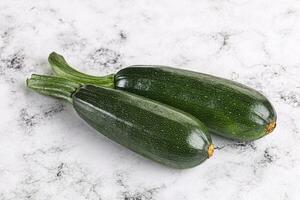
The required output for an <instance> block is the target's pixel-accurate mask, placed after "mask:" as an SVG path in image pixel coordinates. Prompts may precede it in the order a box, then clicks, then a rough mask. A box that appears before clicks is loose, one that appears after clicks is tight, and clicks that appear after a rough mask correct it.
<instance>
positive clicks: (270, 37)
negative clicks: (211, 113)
mask: <svg viewBox="0 0 300 200" xmlns="http://www.w3.org/2000/svg"><path fill="white" fill-rule="evenodd" d="M52 51H56V52H58V53H60V54H63V55H64V56H65V57H66V59H67V60H68V61H69V62H70V63H72V64H73V65H74V66H77V68H78V69H81V70H83V71H85V72H89V73H94V74H99V75H105V74H108V73H114V72H116V71H117V70H118V69H120V68H122V67H126V66H128V65H132V64H163V65H170V66H177V67H181V68H186V69H190V70H195V71H199V72H205V73H210V74H214V75H217V76H221V77H225V78H229V79H232V80H236V81H239V82H241V83H244V84H246V85H248V86H251V87H253V88H256V89H257V90H259V91H261V92H262V93H263V94H265V95H266V96H267V97H268V98H269V99H270V100H271V102H272V103H273V105H274V106H275V108H276V110H277V114H278V127H277V128H276V130H275V131H274V132H273V133H272V134H271V135H269V136H267V137H265V138H263V139H260V140H258V141H255V142H252V143H247V144H243V143H237V142H232V141H228V140H225V139H222V138H219V137H213V139H214V143H215V145H216V146H217V148H216V150H215V154H214V156H213V157H212V158H211V159H209V160H208V161H207V162H205V163H204V164H202V165H200V166H198V167H195V168H192V169H188V170H175V169H170V168H168V167H164V166H162V165H159V164H156V163H154V162H152V161H149V160H147V159H144V158H142V157H140V156H138V155H137V154H135V153H132V152H130V151H129V150H126V149H125V148H123V147H121V146H119V145H116V144H114V143H113V142H111V141H109V140H108V139H106V138H104V136H102V135H100V134H97V132H96V131H95V130H93V129H92V128H90V127H88V126H87V125H86V124H85V123H84V122H83V121H82V120H81V119H80V118H79V117H78V116H77V115H76V114H75V112H74V111H73V109H72V107H71V106H70V105H69V104H68V103H67V102H63V101H59V100H55V99H52V98H49V97H44V96H41V95H39V94H36V93H35V92H32V91H30V90H29V89H27V88H26V87H25V79H26V78H27V77H28V76H29V75H30V74H31V73H44V74H50V73H51V70H50V67H49V65H48V63H47V57H48V54H49V53H50V52H52ZM299 77H300V2H299V1H296V0H274V1H270V0H268V1H261V0H224V1H220V0H212V1H210V0H202V1H197V0H187V1H179V0H178V1H169V0H162V1H146V0H133V1H129V0H112V1H104V0H102V1H100V0H90V1H82V0H73V1H67V0H51V1H50V0H46V1H35V0H26V1H20V0H19V1H17V0H1V1H0V99H1V100H0V199H1V200H19V199H20V200H21V199H22V200H24V199H33V200H50V199H51V200H62V199H73V200H75V199H76V200H77V199H89V200H94V199H97V200H99V199H101V200H114V199H116V200H119V199H122V200H158V199H159V200H169V199H175V200H177V199H178V200H181V199H186V200H199V199H230V200H241V199H242V200H243V199H247V200H248V199H249V200H250V199H251V200H252V199H258V200H259V199H272V200H291V199H293V200H296V199H299V196H300V190H299V188H300V181H299V180H300V133H299V128H300V127H299V119H300V112H299V109H300V78H299Z"/></svg>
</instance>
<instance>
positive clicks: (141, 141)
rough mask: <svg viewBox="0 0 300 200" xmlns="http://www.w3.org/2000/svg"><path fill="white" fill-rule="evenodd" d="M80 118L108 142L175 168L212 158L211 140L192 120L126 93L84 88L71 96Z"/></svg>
mask: <svg viewBox="0 0 300 200" xmlns="http://www.w3.org/2000/svg"><path fill="white" fill-rule="evenodd" d="M72 99H73V106H74V108H75V110H76V112H77V113H78V114H79V116H80V117H81V118H82V119H84V120H85V121H86V122H87V123H88V124H89V125H91V126H92V127H93V128H95V129H96V130H98V131H99V132H101V133H102V134H103V135H105V136H106V137H108V138H109V139H111V140H113V141H115V142H117V143H119V144H121V145H123V146H125V147H127V148H128V149H131V150H132V151H134V152H137V153H139V154H141V155H143V156H145V157H147V158H150V159H152V160H155V161H157V162H160V163H162V164H165V165H168V166H171V167H174V168H181V169H183V168H190V167H194V166H196V165H198V164H200V163H202V162H203V161H205V160H206V159H207V158H208V157H209V153H208V149H209V148H210V147H211V146H212V145H211V138H210V135H209V134H208V131H207V128H206V127H205V126H204V125H203V124H202V123H201V122H200V121H198V120H197V119H196V118H194V117H193V116H191V115H189V114H186V113H184V112H183V111H180V110H177V109H174V108H172V107H169V106H166V105H164V104H161V103H158V102H155V101H152V100H149V99H146V98H143V97H139V96H137V95H134V94H130V93H127V92H123V91H119V90H114V89H108V88H101V87H96V86H93V85H85V86H83V87H80V88H79V89H77V91H76V92H75V93H74V94H73V95H72Z"/></svg>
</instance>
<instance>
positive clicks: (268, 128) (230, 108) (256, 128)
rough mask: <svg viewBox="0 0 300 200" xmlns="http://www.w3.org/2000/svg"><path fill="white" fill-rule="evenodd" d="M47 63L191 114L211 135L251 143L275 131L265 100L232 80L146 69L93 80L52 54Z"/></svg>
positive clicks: (77, 77) (273, 114)
mask: <svg viewBox="0 0 300 200" xmlns="http://www.w3.org/2000/svg"><path fill="white" fill-rule="evenodd" d="M49 62H50V64H51V66H52V69H53V71H54V72H55V74H57V75H58V76H61V77H66V78H68V79H70V80H74V81H78V82H80V83H89V84H94V85H98V86H104V87H112V88H115V89H117V90H124V91H127V92H131V93H134V94H137V95H140V96H144V97H147V98H150V99H153V100H156V101H160V102H162V103H165V104H168V105H170V106H173V107H176V108H179V109H181V110H183V111H185V112H187V113H190V114H192V115H193V116H195V117H196V118H198V119H199V120H200V121H202V122H203V123H204V124H205V125H206V126H207V127H208V129H209V131H210V132H211V133H215V134H218V135H220V136H223V137H226V138H229V139H234V140H239V141H251V140H256V139H259V138H261V137H263V136H265V135H267V134H269V133H270V132H272V131H273V130H274V128H275V127H276V118H277V117H276V112H275V110H274V108H273V106H272V105H271V103H270V101H269V100H268V99H267V98H266V97H265V96H263V95H262V94H260V93H259V92H257V91H256V90H254V89H251V88H249V87H247V86H245V85H242V84H240V83H237V82H234V81H231V80H227V79H223V78H219V77H216V76H211V75H208V74H202V73H197V72H192V71H187V70H182V69H175V68H171V67H165V66H147V65H136V66H131V67H127V68H124V69H122V70H120V71H118V72H117V73H116V74H115V75H114V76H113V75H108V76H106V77H96V76H90V75H87V74H83V73H81V72H78V71H77V70H75V69H74V68H72V67H71V66H69V65H68V63H67V62H66V61H65V59H64V58H63V57H62V56H61V55H59V54H56V53H54V52H53V53H51V54H50V56H49ZM112 77H114V78H112ZM112 80H113V81H112Z"/></svg>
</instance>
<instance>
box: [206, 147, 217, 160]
mask: <svg viewBox="0 0 300 200" xmlns="http://www.w3.org/2000/svg"><path fill="white" fill-rule="evenodd" d="M214 150H215V148H214V145H213V144H210V145H209V146H208V149H207V155H208V158H210V157H211V156H212V155H213V154H214Z"/></svg>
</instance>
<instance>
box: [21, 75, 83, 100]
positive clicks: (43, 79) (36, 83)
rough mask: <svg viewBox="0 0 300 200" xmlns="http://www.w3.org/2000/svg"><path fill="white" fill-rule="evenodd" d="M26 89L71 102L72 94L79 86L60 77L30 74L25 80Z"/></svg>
mask: <svg viewBox="0 0 300 200" xmlns="http://www.w3.org/2000/svg"><path fill="white" fill-rule="evenodd" d="M26 85H27V87H29V88H31V89H33V90H34V91H36V92H38V93H41V94H44V95H47V96H52V97H56V98H60V99H65V100H67V101H69V102H70V103H73V102H72V95H73V93H74V92H75V91H76V90H77V89H78V88H79V87H80V86H81V85H80V84H79V83H76V82H73V81H70V80H68V79H65V78H61V77H54V76H45V75H37V74H32V75H31V78H29V79H27V80H26Z"/></svg>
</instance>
